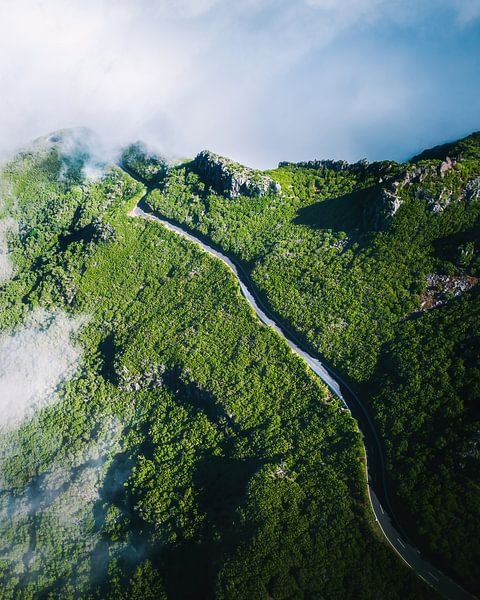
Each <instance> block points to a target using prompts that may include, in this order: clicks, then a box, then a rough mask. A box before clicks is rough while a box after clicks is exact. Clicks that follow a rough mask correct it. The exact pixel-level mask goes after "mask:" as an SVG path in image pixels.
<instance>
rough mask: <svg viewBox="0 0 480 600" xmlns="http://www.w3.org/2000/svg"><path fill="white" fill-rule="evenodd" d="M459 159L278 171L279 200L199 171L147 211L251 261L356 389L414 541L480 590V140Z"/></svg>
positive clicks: (164, 187) (181, 175)
mask: <svg viewBox="0 0 480 600" xmlns="http://www.w3.org/2000/svg"><path fill="white" fill-rule="evenodd" d="M437 150H438V149H437ZM451 150H455V152H452V153H451V154H450V156H452V157H453V158H456V160H455V161H453V162H452V161H446V162H442V160H441V159H444V158H446V154H445V155H443V154H444V153H443V152H440V153H438V152H435V153H434V157H433V158H431V159H429V160H423V159H424V158H425V159H426V158H430V155H429V154H428V151H427V152H425V153H423V154H422V155H420V156H419V157H418V159H416V162H415V164H405V165H401V164H397V163H392V162H387V161H386V162H381V163H373V164H371V165H368V163H366V162H365V161H361V162H360V163H356V164H354V165H348V164H347V163H344V162H332V161H314V162H312V163H302V164H299V165H292V164H288V163H282V164H281V165H280V167H279V168H278V169H276V170H272V171H269V172H268V173H267V174H268V175H269V176H270V177H272V178H273V179H274V180H276V181H277V182H278V183H279V184H281V189H282V194H280V195H277V194H270V195H267V196H264V197H246V196H245V197H241V198H235V199H232V198H229V197H227V196H223V195H220V194H219V193H218V191H216V190H217V188H216V187H215V186H211V185H210V181H209V178H208V173H207V176H206V175H205V173H204V172H199V171H198V170H196V169H195V161H194V162H192V163H185V164H183V165H179V166H177V167H172V168H171V169H170V170H169V172H168V174H167V175H166V177H165V179H164V181H163V182H162V183H161V185H159V187H158V189H157V190H154V191H153V192H151V194H150V195H149V197H148V202H149V203H150V205H151V207H152V208H153V209H154V210H156V211H158V212H159V213H160V214H161V215H164V216H166V217H167V218H170V219H172V220H174V221H177V222H180V223H182V224H183V225H185V226H187V227H188V228H190V229H192V230H194V231H196V232H198V233H199V234H201V235H203V236H204V237H205V238H207V239H210V240H213V241H214V242H215V243H216V244H217V245H218V246H220V247H221V248H222V249H224V250H225V251H226V252H228V253H230V254H231V255H233V256H235V257H236V258H237V259H238V260H240V261H241V262H242V263H243V265H244V267H245V269H246V270H247V271H248V272H249V274H250V277H251V279H252V281H253V283H254V284H255V286H256V287H257V289H258V291H259V293H260V294H261V295H262V296H263V298H264V300H265V302H266V303H267V304H268V305H269V306H270V307H271V309H272V310H273V311H274V312H275V313H276V314H277V315H278V316H279V318H280V319H282V320H283V321H284V322H285V323H286V324H287V325H288V326H289V327H291V328H293V329H295V330H296V332H297V333H299V334H300V335H301V336H302V337H303V339H304V341H305V342H306V343H307V344H308V345H309V346H310V348H311V349H312V350H313V351H314V352H316V353H317V354H318V355H320V356H323V357H325V359H326V360H327V361H328V363H329V364H331V365H333V366H335V367H336V368H337V369H339V370H340V371H341V372H342V373H343V374H344V375H345V376H346V377H348V378H349V380H350V382H351V383H352V385H354V386H355V387H356V389H357V390H358V391H359V393H360V395H361V397H362V398H363V399H364V400H365V402H366V403H369V405H370V408H371V411H372V414H373V415H374V417H375V420H376V423H377V428H378V430H379V432H380V433H381V435H382V439H383V443H384V445H385V448H386V452H387V458H388V466H389V473H390V477H391V480H392V491H393V492H394V495H395V498H394V501H395V505H396V507H397V510H399V511H401V513H403V515H404V521H405V522H406V523H407V524H409V526H408V530H409V532H410V535H411V536H412V537H413V538H414V539H416V540H417V541H418V543H419V545H420V546H421V547H423V548H425V549H426V550H427V551H428V552H429V553H430V554H431V555H433V556H435V557H436V559H437V560H438V561H439V562H440V564H441V565H442V567H443V568H444V569H445V571H447V572H451V573H452V574H453V575H454V576H455V577H457V578H459V579H460V580H461V581H463V582H464V583H465V585H466V586H468V587H469V588H470V589H473V590H476V591H477V592H478V591H479V590H480V581H479V579H478V570H477V569H476V566H477V565H478V562H479V560H480V543H479V540H480V529H479V526H480V487H479V483H478V482H479V481H480V477H479V476H480V463H479V449H478V444H479V439H478V432H479V431H480V413H479V373H478V366H477V365H478V364H479V359H480V355H479V346H478V324H477V323H478V312H479V295H478V286H476V283H477V281H478V276H479V275H480V243H479V241H478V233H479V227H480V159H479V158H480V140H479V136H478V134H473V135H472V136H470V137H469V138H466V139H465V140H461V141H460V142H458V143H455V144H452V145H451V148H450V147H449V148H448V152H449V153H450V151H451ZM432 156H433V155H432ZM420 159H422V160H420ZM426 308H431V310H430V311H426V310H425V309H426ZM466 507H468V508H466Z"/></svg>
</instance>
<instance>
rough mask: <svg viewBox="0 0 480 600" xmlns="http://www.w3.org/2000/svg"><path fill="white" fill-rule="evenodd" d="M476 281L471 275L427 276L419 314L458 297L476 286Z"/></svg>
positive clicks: (431, 274)
mask: <svg viewBox="0 0 480 600" xmlns="http://www.w3.org/2000/svg"><path fill="white" fill-rule="evenodd" d="M477 283H478V279H477V278H476V277H472V276H471V275H458V276H449V275H439V274H438V273H430V275H428V276H427V289H426V291H425V293H424V294H423V296H422V303H421V305H420V312H422V311H425V310H429V309H430V308H436V307H437V306H441V305H442V304H445V302H447V301H448V300H450V299H452V298H455V297H457V296H460V295H461V294H463V293H464V292H466V291H468V290H469V289H471V288H472V287H473V286H475V285H477Z"/></svg>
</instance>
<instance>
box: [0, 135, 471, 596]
mask: <svg viewBox="0 0 480 600" xmlns="http://www.w3.org/2000/svg"><path fill="white" fill-rule="evenodd" d="M92 143H93V142H92V141H91V140H90V139H89V137H88V136H85V135H84V133H82V132H81V131H73V132H71V131H63V132H59V133H57V134H55V135H53V136H50V137H47V138H43V139H41V140H39V141H37V143H36V144H35V145H33V146H32V147H31V148H26V149H25V150H23V151H22V152H20V153H19V154H18V155H16V156H15V157H14V158H13V159H12V160H11V161H10V162H8V163H7V164H5V165H4V166H3V168H2V173H1V184H2V187H1V200H2V202H1V212H0V219H1V220H0V223H1V228H0V231H2V238H1V241H2V244H3V246H2V257H3V259H4V264H3V266H4V267H5V268H2V280H1V283H0V330H1V334H0V377H1V381H2V386H3V389H4V390H7V391H8V394H9V395H8V397H7V395H3V396H2V400H1V402H2V405H1V409H2V411H1V414H2V420H1V421H0V474H1V475H0V586H1V589H2V597H4V598H38V597H59V598H73V597H85V598H115V599H117V598H125V599H127V598H128V599H133V598H142V599H145V598H152V599H153V598H155V599H158V598H167V597H168V598H178V599H180V598H182V599H183V598H199V597H201V598H213V597H216V598H279V599H280V598H307V597H310V598H311V597H325V598H356V599H357V598H360V599H362V598H364V599H365V600H367V599H370V598H372V597H379V598H382V597H388V598H399V599H400V598H401V599H404V598H433V597H436V596H435V594H434V593H433V592H432V591H431V589H430V588H428V587H427V586H426V585H425V584H424V583H423V582H421V581H420V579H418V578H417V577H416V576H415V575H414V574H413V572H411V571H410V570H408V569H407V568H406V567H405V566H404V565H403V563H401V561H400V560H399V559H398V557H397V556H396V555H395V554H394V553H393V552H392V551H391V548H390V547H389V546H388V545H387V544H386V542H385V540H384V538H383V537H382V536H381V534H380V532H379V530H378V529H377V527H376V525H375V523H374V521H373V517H372V514H371V511H370V506H369V504H368V500H367V496H366V480H365V470H364V465H363V450H362V441H361V436H360V434H359V432H358V429H357V427H356V423H355V421H354V419H353V418H352V417H351V416H350V415H349V413H348V412H347V411H345V410H342V408H341V404H340V402H339V400H338V399H337V398H335V397H334V396H333V395H332V394H331V393H330V392H328V390H327V389H326V387H325V386H324V385H323V384H321V382H320V380H319V379H317V378H316V377H314V376H313V375H312V373H311V372H310V371H309V370H308V368H307V366H306V364H305V363H304V362H303V361H302V360H300V359H299V358H298V357H296V356H295V355H294V354H292V352H291V351H290V350H289V348H288V346H287V345H286V344H285V343H284V342H283V341H282V340H281V339H280V338H279V337H278V336H277V335H276V334H275V332H274V331H273V330H272V329H270V328H268V327H265V326H263V325H261V323H260V322H259V321H258V319H257V318H256V316H255V314H254V313H253V311H252V310H251V308H250V307H249V305H248V304H247V303H246V301H245V299H244V298H243V296H241V294H240V292H239V288H238V283H237V282H236V280H235V279H234V278H233V276H232V274H231V273H230V272H229V271H228V270H227V269H226V268H225V267H224V265H223V264H222V263H220V262H219V261H217V260H215V259H213V258H211V257H209V256H207V255H206V254H205V253H202V252H201V251H200V250H198V249H197V248H196V246H194V245H193V244H191V243H189V242H186V241H184V240H181V239H180V238H179V237H178V236H176V235H174V234H172V233H169V232H168V231H166V230H164V229H163V228H161V227H159V226H157V225H155V224H154V223H151V222H148V221H141V220H139V219H133V218H131V217H130V216H128V212H129V211H130V209H132V208H133V207H134V206H135V205H136V204H137V202H138V201H139V200H140V199H141V198H142V197H143V196H144V194H145V186H144V185H142V184H141V183H139V182H138V181H136V180H135V179H133V178H132V177H131V176H130V175H128V174H127V173H126V172H125V171H123V170H122V169H120V168H119V167H116V166H113V165H110V164H106V163H105V162H102V160H101V159H99V158H98V156H96V154H95V152H94V149H92ZM145 156H146V159H145V161H146V163H145V164H143V157H145ZM127 158H129V163H128V165H124V166H126V167H127V166H128V168H129V170H130V171H136V172H137V176H138V175H139V174H140V175H142V176H143V178H144V179H145V180H147V182H148V185H149V187H154V186H158V191H156V192H152V195H151V200H152V202H153V201H155V203H156V205H157V207H158V208H162V209H164V210H166V211H168V212H170V213H175V215H176V216H177V218H178V219H179V220H182V221H185V220H187V222H188V223H189V225H190V226H192V227H195V226H198V227H201V226H202V225H201V223H200V221H201V220H202V219H204V218H208V219H210V220H211V223H212V226H211V230H210V229H207V231H206V233H211V235H212V236H213V237H215V239H216V240H217V242H218V243H222V244H225V246H226V247H228V249H229V251H232V252H235V253H237V254H238V255H239V256H241V257H242V259H243V260H244V261H245V264H246V265H248V267H249V269H250V270H251V272H252V276H253V277H254V279H255V281H256V282H259V281H262V280H264V281H268V280H269V278H270V277H271V279H270V281H271V282H272V285H273V284H274V282H275V281H276V277H277V275H275V274H274V271H273V270H272V268H271V267H270V266H269V263H268V261H267V258H268V256H269V255H271V256H272V257H273V253H274V252H278V251H282V252H288V254H285V258H286V259H291V266H293V265H294V261H297V260H298V261H299V262H298V263H297V264H298V266H297V267H295V269H296V270H297V284H296V285H297V286H298V285H299V286H300V288H299V289H298V290H297V287H296V286H292V287H291V288H289V279H288V277H287V275H288V276H289V277H290V278H291V277H292V273H289V272H288V271H287V270H285V269H284V271H283V275H284V276H285V279H284V283H283V285H282V287H279V286H277V287H275V286H273V287H272V288H270V287H268V288H267V287H265V291H264V293H265V295H266V297H267V298H268V299H269V302H271V304H272V306H274V307H275V310H277V311H278V306H277V304H278V301H277V299H276V296H275V294H273V293H272V290H275V289H277V288H278V291H279V293H287V294H293V295H294V296H295V297H296V298H297V299H298V301H301V302H302V305H303V306H305V303H306V302H307V303H308V301H309V295H308V294H310V293H311V292H313V293H316V291H315V290H314V289H312V290H308V289H307V290H306V291H305V290H303V286H304V285H305V282H306V279H305V276H306V275H305V274H304V272H303V268H302V267H301V266H300V265H301V262H300V261H303V260H305V256H306V251H307V248H308V244H314V243H315V240H316V239H317V237H318V236H319V235H321V236H323V235H324V234H322V233H321V232H320V231H319V230H317V229H314V228H312V227H310V226H304V225H296V224H295V223H292V222H291V221H290V220H289V219H290V217H288V216H287V215H291V216H292V219H293V218H297V217H296V216H295V215H296V214H297V208H298V207H299V206H300V204H302V203H303V205H305V206H308V199H309V198H313V197H315V199H316V200H317V199H320V197H318V196H317V195H315V196H313V194H316V192H315V191H313V192H312V191H311V189H310V186H311V182H312V177H314V178H315V181H316V180H317V179H318V186H317V183H315V185H316V186H317V187H320V186H322V185H323V184H322V181H324V180H325V181H328V182H329V185H330V183H332V181H336V177H337V175H333V176H332V177H330V175H327V174H326V173H327V172H326V171H325V178H324V179H323V175H322V177H320V175H319V173H317V171H310V170H308V168H307V169H304V168H300V169H297V168H296V167H284V168H282V169H280V170H279V171H277V172H273V173H269V174H263V175H261V176H257V174H256V173H252V172H251V170H249V171H248V172H247V173H246V178H243V183H242V185H243V186H244V187H242V186H240V187H239V188H238V189H239V190H240V191H243V190H244V189H247V190H249V191H250V192H251V193H252V195H251V196H248V197H243V196H237V197H223V196H221V195H218V193H217V192H215V193H213V192H212V191H211V190H210V188H209V186H208V184H206V183H204V182H202V181H201V180H200V177H199V176H198V175H197V174H196V173H195V172H194V171H193V170H191V168H190V167H189V166H185V165H181V166H179V167H178V168H177V167H176V168H168V169H165V168H164V162H163V159H161V157H151V156H150V157H148V156H147V155H146V154H145V150H144V148H143V147H142V146H140V145H136V146H135V147H134V148H133V151H132V150H131V151H130V152H129V154H127ZM124 159H125V156H124ZM239 168H240V167H236V169H239ZM240 170H241V168H240ZM134 174H135V173H134ZM145 175H146V176H145ZM342 177H343V176H342ZM349 177H350V176H348V177H345V178H344V179H343V178H342V180H339V181H338V186H339V189H341V190H345V193H349V192H350V191H351V190H350V189H349V188H352V189H353V187H354V186H353V185H351V184H350V183H349V181H350V179H349ZM247 180H248V181H253V182H254V183H255V185H260V186H263V185H264V183H265V182H267V183H268V186H267V188H266V190H267V191H266V193H265V194H262V195H260V196H258V194H257V193H256V190H257V188H255V187H254V186H252V185H250V184H247V183H246V181H247ZM277 180H278V183H280V186H277V185H275V182H277ZM271 182H273V185H271ZM298 182H303V183H300V184H299V183H298ZM292 184H293V185H294V188H292V190H293V191H292V192H290V193H291V195H292V196H294V198H287V197H286V196H285V195H282V194H284V191H285V190H288V189H290V188H289V185H292ZM332 185H333V184H332ZM295 186H296V187H295ZM302 186H303V187H302ZM262 189H263V187H262ZM296 189H298V190H299V196H298V198H297V197H296V196H295V193H296V192H295V190H296ZM302 190H303V195H302V193H300V192H301V191H302ZM192 195H193V198H192ZM270 206H272V207H273V208H272V209H270V208H269V207H270ZM235 207H237V208H235ZM190 208H191V209H192V211H193V215H194V216H191V215H190V213H189V210H190ZM197 209H199V212H198V214H200V212H201V211H203V216H202V217H201V218H200V220H198V219H197V212H196V211H197ZM280 215H284V216H283V217H282V218H283V220H284V227H285V231H286V232H288V231H290V228H292V230H293V231H295V230H298V231H302V232H303V231H304V232H305V235H306V237H305V238H304V239H303V240H302V239H300V238H298V239H300V242H299V243H298V244H297V242H296V241H295V240H296V239H297V237H295V238H291V239H287V238H286V237H285V238H284V242H280V243H284V244H287V245H286V246H285V247H284V250H281V248H276V247H274V246H270V242H271V240H272V239H273V238H272V235H273V233H272V232H275V235H277V234H278V232H279V231H281V230H282V226H280V227H278V225H279V223H280V221H279V216H280ZM349 218H350V217H349ZM465 218H466V219H467V216H466V217H465ZM468 218H470V217H468ZM217 220H218V222H219V225H218V226H216V225H214V223H216V222H217ZM197 221H198V222H197ZM267 224H268V225H269V226H268V227H267V226H266V225H267ZM219 232H223V234H221V233H219ZM221 235H223V238H221ZM296 235H298V234H296ZM336 235H337V234H336V233H335V232H333V231H332V232H329V233H328V234H325V236H326V237H325V238H323V237H322V238H321V239H322V240H323V241H322V244H323V246H322V248H323V247H324V246H325V248H326V249H327V250H328V255H330V254H332V253H333V254H337V253H338V254H339V253H340V251H341V247H340V246H338V247H337V246H335V245H333V246H332V244H333V241H334V240H335V239H336V237H335V236H336ZM339 235H340V234H339ZM382 235H383V234H382ZM309 236H310V237H309ZM346 237H347V236H346V235H342V237H341V239H342V240H345V239H346ZM269 240H270V242H269ZM305 244H307V246H305ZM344 246H345V247H347V242H345V243H344ZM475 251H476V246H475V247H474V252H473V254H472V256H473V258H472V261H473V262H472V264H473V265H475V264H476V263H475V260H476V259H475ZM352 252H353V251H352ZM307 254H310V255H311V252H310V251H308V252H307ZM318 256H319V257H321V253H318ZM468 256H470V254H468ZM260 257H263V258H262V259H261V258H260ZM445 260H446V259H445ZM277 264H278V265H279V266H280V267H282V263H277ZM317 266H318V265H317ZM299 269H300V270H299ZM270 273H271V275H270ZM265 275H267V277H265ZM300 275H301V276H300ZM262 289H263V288H262ZM302 290H303V291H302ZM304 293H305V294H306V295H305V296H303V294H304ZM303 297H304V298H305V299H304V300H300V299H301V298H303ZM320 298H321V297H318V299H317V300H319V299H320ZM317 305H318V306H317V308H315V310H316V311H318V310H321V306H322V305H321V304H320V303H319V302H317ZM411 305H412V307H413V306H414V301H413V300H412V301H411ZM319 307H320V308H319ZM302 314H303V316H304V317H305V318H307V319H310V318H313V317H315V315H314V314H313V313H312V314H310V315H309V314H308V310H305V308H303V310H302ZM285 318H288V319H291V317H290V316H289V315H288V314H285ZM291 320H292V322H293V323H294V324H295V326H296V327H298V330H299V331H303V330H304V324H303V323H302V322H301V320H300V319H299V320H298V322H297V321H296V320H295V319H291ZM392 328H393V325H392ZM317 335H318V337H320V332H319V333H318V334H317V333H315V335H314V336H313V338H312V339H316V337H315V336H317ZM322 335H323V333H322ZM309 337H311V336H309ZM329 337H331V339H332V340H333V341H334V342H335V339H334V336H333V335H330V336H329ZM318 347H319V348H320V346H318ZM367 347H368V348H370V346H367ZM335 348H336V345H335V344H334V345H333V346H332V353H331V356H332V357H333V355H334V351H335ZM349 353H350V354H352V352H351V351H346V352H345V355H350V354H349ZM352 356H353V358H351V359H350V360H351V364H352V365H354V364H355V362H354V361H355V360H356V361H357V363H358V366H357V367H356V368H357V370H358V372H360V373H370V372H371V371H372V366H373V364H374V361H373V360H370V361H368V360H367V361H366V362H367V364H366V365H365V366H363V367H362V366H360V360H359V359H358V358H355V356H356V355H355V354H354V353H353V354H352ZM367 358H368V357H367ZM339 360H343V359H342V357H341V356H339V357H338V358H337V359H336V361H339ZM349 364H350V363H349ZM352 372H353V366H352ZM7 415H8V418H7ZM393 459H394V458H392V460H393Z"/></svg>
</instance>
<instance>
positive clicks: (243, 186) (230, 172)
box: [193, 150, 281, 198]
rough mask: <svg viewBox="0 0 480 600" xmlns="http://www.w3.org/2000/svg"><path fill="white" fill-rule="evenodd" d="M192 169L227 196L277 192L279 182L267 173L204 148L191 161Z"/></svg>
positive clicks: (264, 194) (217, 190)
mask: <svg viewBox="0 0 480 600" xmlns="http://www.w3.org/2000/svg"><path fill="white" fill-rule="evenodd" d="M193 170H194V171H195V172H196V173H197V174H198V175H200V177H201V178H202V179H203V181H204V182H205V183H206V184H207V185H209V186H210V187H211V188H213V189H214V190H215V191H216V192H218V193H219V194H225V195H226V196H228V197H229V198H237V197H238V196H266V195H267V194H279V193H280V192H281V187H280V184H279V183H277V182H276V181H274V180H273V179H272V178H271V177H268V176H267V175H262V174H261V173H259V172H258V171H255V170H253V169H249V168H248V167H244V166H243V165H240V164H238V163H236V162H233V161H231V160H229V159H228V158H224V157H223V156H219V155H218V154H214V153H213V152H210V151H209V150H204V151H203V152H200V153H199V154H197V156H196V157H195V159H194V161H193Z"/></svg>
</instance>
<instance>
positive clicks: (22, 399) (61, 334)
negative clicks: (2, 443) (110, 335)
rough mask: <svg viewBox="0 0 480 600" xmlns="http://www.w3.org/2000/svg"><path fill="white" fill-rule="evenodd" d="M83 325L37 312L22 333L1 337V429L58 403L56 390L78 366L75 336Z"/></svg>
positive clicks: (63, 316)
mask: <svg viewBox="0 0 480 600" xmlns="http://www.w3.org/2000/svg"><path fill="white" fill-rule="evenodd" d="M83 323H84V320H83V319H80V318H75V319H73V318H69V317H68V316H67V315H65V314H64V313H62V312H58V313H56V314H48V313H46V312H44V311H41V310H37V311H35V312H34V313H32V315H31V316H30V319H29V320H28V322H27V324H26V325H25V326H24V327H23V328H21V329H19V331H17V332H16V333H14V334H12V335H6V334H4V335H3V336H1V337H0V390H1V393H0V430H2V429H3V430H6V429H10V428H12V427H14V426H17V425H19V424H20V423H21V422H22V421H24V420H25V419H27V418H29V417H31V416H33V414H34V413H35V412H36V411H37V410H39V409H41V408H44V407H45V406H48V405H49V404H51V403H52V402H53V401H54V400H55V394H54V392H55V389H56V387H57V386H58V385H59V384H60V383H61V382H62V381H63V380H65V379H67V378H69V377H71V376H72V375H73V374H74V373H75V371H76V369H77V367H78V363H79V359H80V355H81V351H80V349H79V348H78V347H77V346H76V345H75V344H74V343H73V341H72V335H73V334H74V333H75V332H77V331H78V330H79V328H80V326H81V325H82V324H83Z"/></svg>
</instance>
